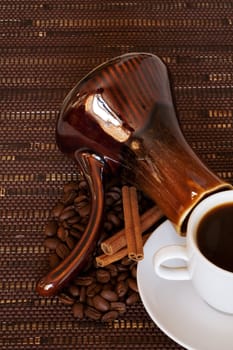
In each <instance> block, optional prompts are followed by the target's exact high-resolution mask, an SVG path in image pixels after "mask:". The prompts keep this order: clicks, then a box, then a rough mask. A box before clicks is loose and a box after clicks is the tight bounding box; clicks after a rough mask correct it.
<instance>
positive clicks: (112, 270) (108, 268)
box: [106, 264, 118, 277]
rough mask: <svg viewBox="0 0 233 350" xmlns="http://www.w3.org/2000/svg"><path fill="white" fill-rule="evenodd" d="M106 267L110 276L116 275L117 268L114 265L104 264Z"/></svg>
mask: <svg viewBox="0 0 233 350" xmlns="http://www.w3.org/2000/svg"><path fill="white" fill-rule="evenodd" d="M106 269H107V270H108V271H109V272H110V275H111V277H116V276H117V275H118V270H117V267H116V265H114V264H109V265H107V266H106Z"/></svg>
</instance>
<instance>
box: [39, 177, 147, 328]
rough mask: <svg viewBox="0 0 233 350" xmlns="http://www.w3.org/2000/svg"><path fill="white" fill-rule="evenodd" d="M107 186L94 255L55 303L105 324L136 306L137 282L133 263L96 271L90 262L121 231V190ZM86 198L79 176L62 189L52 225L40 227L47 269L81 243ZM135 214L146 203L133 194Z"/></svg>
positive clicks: (124, 261)
mask: <svg viewBox="0 0 233 350" xmlns="http://www.w3.org/2000/svg"><path fill="white" fill-rule="evenodd" d="M122 186H123V183H116V181H114V180H113V181H110V182H109V183H108V184H107V187H106V191H105V210H104V220H103V225H102V231H101V234H100V239H99V241H98V243H97V245H96V250H95V252H94V253H93V255H92V256H90V258H89V262H88V263H87V265H86V267H85V269H84V271H83V272H82V273H81V274H79V275H78V276H76V278H74V279H73V280H72V281H71V282H70V283H69V285H68V286H67V287H66V288H65V289H64V290H62V292H60V294H59V296H58V297H59V299H60V301H61V302H62V303H63V304H65V305H68V306H70V307H71V308H72V312H73V316H74V317H75V318H77V319H80V320H82V319H84V318H89V319H92V320H101V321H110V320H114V319H116V318H118V317H119V316H120V315H122V314H124V313H125V312H126V311H127V307H129V306H130V305H133V304H135V303H137V302H138V301H139V294H138V288H137V281H136V271H137V263H136V262H134V261H132V260H130V259H129V258H128V257H125V258H123V259H121V260H120V261H118V262H115V263H113V264H110V265H108V266H106V267H105V268H99V267H97V266H96V264H95V256H97V255H101V254H103V252H102V250H101V248H100V243H101V242H102V241H103V240H105V239H106V238H107V237H109V236H111V235H112V234H114V233H116V232H117V231H119V230H120V229H122V228H123V227H124V220H123V208H122V197H121V187H122ZM89 198H90V196H89V193H88V186H87V183H86V182H85V180H84V179H83V177H82V176H81V175H80V176H79V179H78V181H77V182H71V183H68V184H66V185H65V186H64V188H63V196H62V198H61V200H60V202H59V203H57V205H56V206H55V207H54V208H53V209H52V213H51V220H49V221H48V222H47V224H46V226H45V235H46V239H45V242H44V244H45V246H46V247H47V248H49V249H50V250H51V255H50V257H49V265H50V268H54V267H56V266H57V265H58V264H59V263H60V262H61V261H62V260H63V259H65V258H66V257H67V256H68V255H69V254H70V252H71V251H72V249H73V248H74V247H75V245H76V244H77V242H78V241H79V239H80V238H81V236H82V234H83V232H84V230H85V228H86V225H87V223H88V220H89V211H90V200H89ZM138 199H139V209H140V212H143V211H145V210H146V209H148V207H149V206H151V204H152V203H151V202H150V201H149V200H148V199H147V198H146V197H145V196H143V194H141V193H138Z"/></svg>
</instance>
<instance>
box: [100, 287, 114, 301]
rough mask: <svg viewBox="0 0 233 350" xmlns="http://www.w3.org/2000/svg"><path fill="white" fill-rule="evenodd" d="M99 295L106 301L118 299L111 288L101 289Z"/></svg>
mask: <svg viewBox="0 0 233 350" xmlns="http://www.w3.org/2000/svg"><path fill="white" fill-rule="evenodd" d="M100 296H101V297H103V298H104V299H105V300H108V301H117V300H118V295H117V293H116V292H114V291H113V290H111V289H103V290H102V292H101V293H100Z"/></svg>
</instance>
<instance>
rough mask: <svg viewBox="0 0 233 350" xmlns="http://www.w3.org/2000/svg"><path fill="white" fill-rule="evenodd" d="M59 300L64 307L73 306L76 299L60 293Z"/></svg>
mask: <svg viewBox="0 0 233 350" xmlns="http://www.w3.org/2000/svg"><path fill="white" fill-rule="evenodd" d="M58 299H59V300H60V302H62V303H63V304H64V305H73V304H74V302H75V299H74V298H73V297H71V296H70V295H68V294H65V293H60V294H59V296H58Z"/></svg>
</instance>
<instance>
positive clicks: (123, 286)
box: [116, 281, 129, 298]
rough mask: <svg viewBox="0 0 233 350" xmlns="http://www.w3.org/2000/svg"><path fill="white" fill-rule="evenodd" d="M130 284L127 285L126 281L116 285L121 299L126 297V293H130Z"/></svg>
mask: <svg viewBox="0 0 233 350" xmlns="http://www.w3.org/2000/svg"><path fill="white" fill-rule="evenodd" d="M128 288H129V287H128V283H126V282H125V281H119V282H117V285H116V293H117V295H118V297H119V298H122V297H124V296H125V295H126V293H127V292H128Z"/></svg>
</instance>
